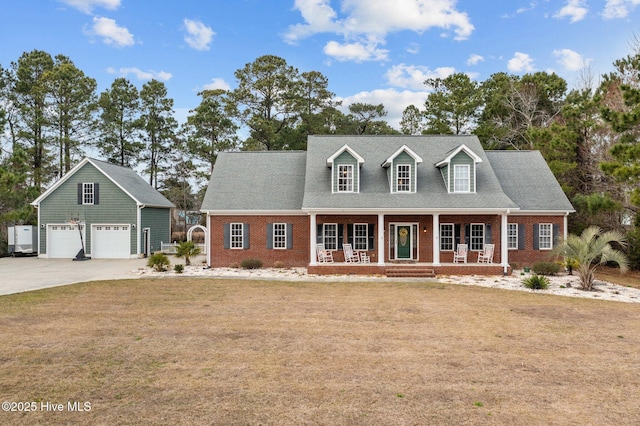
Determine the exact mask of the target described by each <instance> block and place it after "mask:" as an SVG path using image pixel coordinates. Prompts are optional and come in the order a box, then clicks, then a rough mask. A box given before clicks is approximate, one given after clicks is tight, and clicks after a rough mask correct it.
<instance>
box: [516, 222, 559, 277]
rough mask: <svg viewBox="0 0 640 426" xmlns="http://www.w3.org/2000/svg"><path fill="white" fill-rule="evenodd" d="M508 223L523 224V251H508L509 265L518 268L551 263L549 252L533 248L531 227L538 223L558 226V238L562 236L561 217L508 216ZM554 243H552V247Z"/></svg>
mask: <svg viewBox="0 0 640 426" xmlns="http://www.w3.org/2000/svg"><path fill="white" fill-rule="evenodd" d="M508 222H509V223H518V224H524V250H509V263H510V264H511V265H514V266H516V265H517V267H518V268H522V267H524V266H531V265H533V264H534V263H536V262H541V261H552V260H553V258H552V257H551V252H550V250H536V249H534V248H533V227H534V225H535V224H539V223H551V224H553V225H554V226H556V225H557V226H558V234H559V237H560V238H562V237H563V235H564V217H563V216H509V219H508ZM555 244H556V242H555V241H554V245H555Z"/></svg>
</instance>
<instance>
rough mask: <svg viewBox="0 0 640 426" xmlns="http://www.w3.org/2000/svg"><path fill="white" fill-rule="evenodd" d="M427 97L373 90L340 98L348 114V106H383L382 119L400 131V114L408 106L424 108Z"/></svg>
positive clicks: (344, 110) (404, 92)
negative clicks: (384, 114) (384, 113)
mask: <svg viewBox="0 0 640 426" xmlns="http://www.w3.org/2000/svg"><path fill="white" fill-rule="evenodd" d="M428 95H429V93H428V92H412V91H410V90H403V91H402V92H398V91H397V90H395V89H385V90H374V91H371V92H360V93H356V94H355V95H352V96H347V97H345V98H340V99H337V100H342V108H341V109H342V110H343V112H344V113H349V110H348V107H349V105H351V104H353V103H356V102H362V103H367V104H372V105H378V104H383V105H384V109H385V110H386V111H387V116H385V117H384V118H383V119H384V120H385V121H386V122H387V123H389V125H390V126H391V127H393V128H395V129H396V130H400V120H402V112H403V111H404V110H405V108H406V107H408V106H409V105H415V106H416V107H418V108H423V107H424V101H425V100H426V99H427V96H428Z"/></svg>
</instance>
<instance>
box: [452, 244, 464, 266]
mask: <svg viewBox="0 0 640 426" xmlns="http://www.w3.org/2000/svg"><path fill="white" fill-rule="evenodd" d="M467 252H468V248H467V245H466V244H458V247H457V249H456V251H455V252H454V253H453V263H458V262H463V263H467Z"/></svg>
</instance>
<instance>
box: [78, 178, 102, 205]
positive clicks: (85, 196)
mask: <svg viewBox="0 0 640 426" xmlns="http://www.w3.org/2000/svg"><path fill="white" fill-rule="evenodd" d="M78 204H83V205H93V204H100V184H98V183H97V182H82V183H79V184H78Z"/></svg>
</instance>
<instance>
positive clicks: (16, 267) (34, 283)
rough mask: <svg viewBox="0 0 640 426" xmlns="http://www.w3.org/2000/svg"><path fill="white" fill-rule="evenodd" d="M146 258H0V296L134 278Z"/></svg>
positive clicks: (144, 264)
mask: <svg viewBox="0 0 640 426" xmlns="http://www.w3.org/2000/svg"><path fill="white" fill-rule="evenodd" d="M146 264H147V259H91V260H85V261H81V262H77V261H72V260H71V259H38V258H37V257H15V258H14V257H3V258H0V295H3V294H12V293H20V292H23V291H31V290H38V289H41V288H48V287H56V286H60V285H66V284H73V283H79V282H85V281H97V280H118V279H123V278H137V277H138V276H137V275H134V274H132V272H133V271H136V270H137V269H138V268H142V267H144V266H146Z"/></svg>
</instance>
